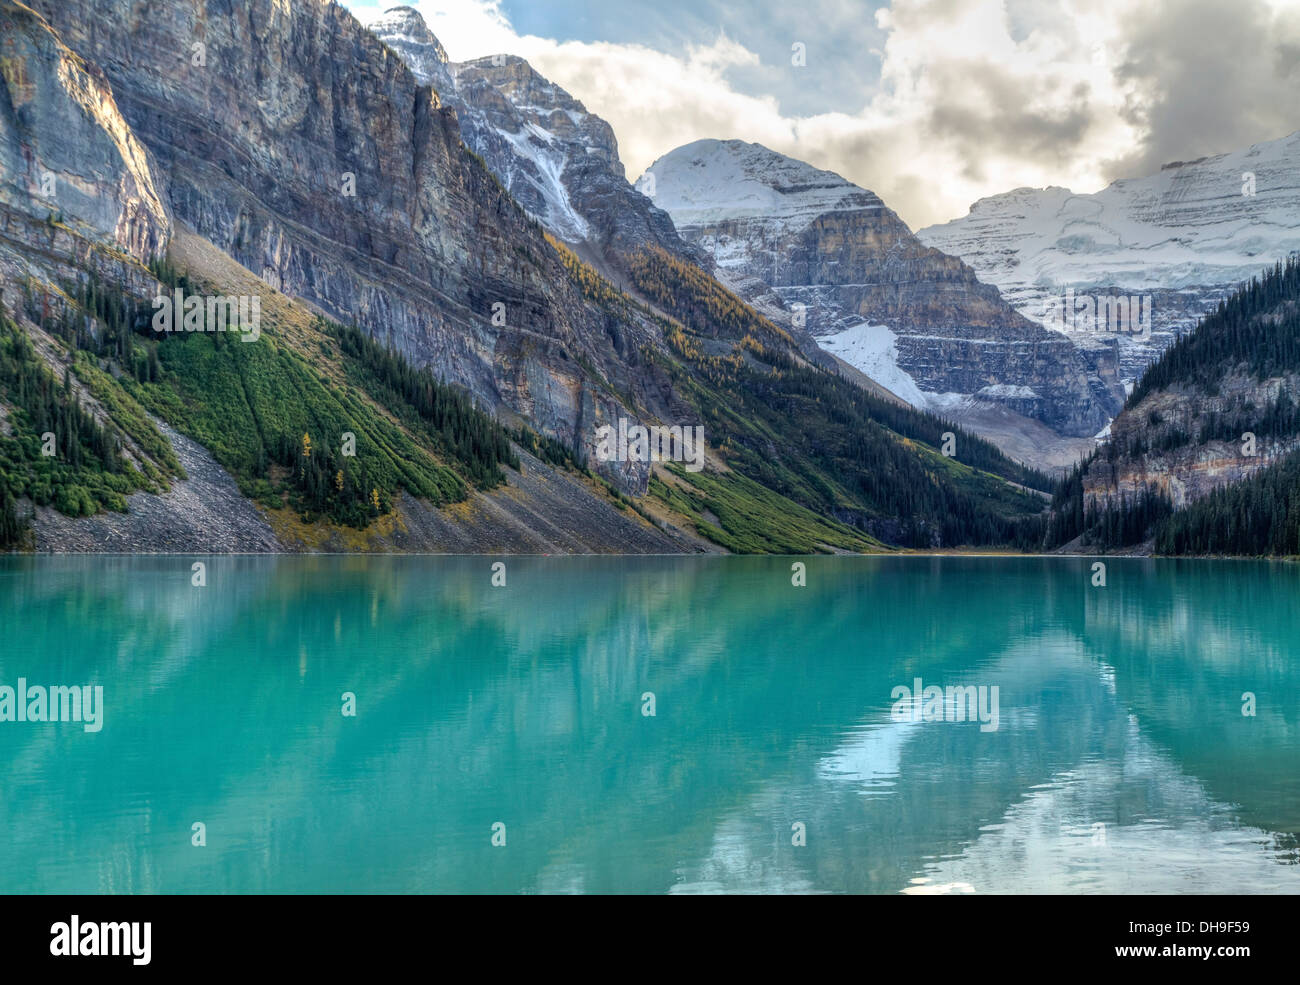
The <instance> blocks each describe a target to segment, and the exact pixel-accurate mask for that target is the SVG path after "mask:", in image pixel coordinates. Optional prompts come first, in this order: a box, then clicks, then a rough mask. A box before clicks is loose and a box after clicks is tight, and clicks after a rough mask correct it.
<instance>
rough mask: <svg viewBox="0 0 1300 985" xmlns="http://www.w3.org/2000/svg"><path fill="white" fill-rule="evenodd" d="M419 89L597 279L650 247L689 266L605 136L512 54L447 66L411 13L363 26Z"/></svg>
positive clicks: (393, 13)
mask: <svg viewBox="0 0 1300 985" xmlns="http://www.w3.org/2000/svg"><path fill="white" fill-rule="evenodd" d="M370 30H371V31H372V32H373V33H374V34H375V36H376V37H378V38H380V39H381V40H382V41H383V42H384V43H385V44H387V45H388V46H389V47H390V48H392V49H393V50H394V51H396V52H397V53H398V54H400V55H401V57H402V59H403V60H404V61H405V62H406V63H407V65H408V66H410V68H411V71H412V73H413V74H414V75H415V77H416V79H418V80H419V81H420V82H421V84H424V85H430V86H432V87H433V88H434V89H435V90H436V91H437V92H438V95H439V98H440V99H441V101H442V102H443V104H444V105H446V106H449V107H451V108H453V109H454V110H455V111H456V114H457V117H458V119H459V122H460V132H461V136H462V138H463V139H464V141H465V143H466V145H467V146H469V148H470V149H471V150H473V151H474V153H476V154H478V155H479V156H480V157H481V158H482V159H483V160H484V162H485V163H486V164H487V166H488V168H489V169H490V170H491V171H492V173H493V174H495V175H496V176H497V177H498V178H499V179H500V180H501V182H502V184H504V185H505V187H506V189H507V190H509V192H510V194H511V195H512V196H513V197H514V198H515V200H516V201H518V202H519V204H521V205H522V206H523V207H524V208H525V209H526V210H527V211H528V213H529V214H530V215H532V216H533V217H535V218H536V219H537V220H538V221H539V222H541V223H542V225H544V226H545V227H546V228H547V230H548V231H549V232H551V233H552V234H553V235H554V236H556V237H558V238H559V239H561V240H562V241H564V242H565V243H567V244H569V245H570V246H572V247H574V248H575V249H576V250H577V251H578V252H579V255H581V256H582V257H583V258H584V259H587V260H590V261H593V262H595V263H596V264H597V265H598V266H600V267H601V268H602V270H604V271H606V272H617V271H619V270H621V263H620V262H619V259H618V258H619V257H620V256H621V255H623V254H626V253H628V252H631V251H633V250H636V249H639V248H641V247H644V246H648V245H653V246H658V247H661V248H663V249H667V250H669V251H670V252H673V253H675V254H677V255H679V256H686V257H689V258H690V259H692V260H694V261H696V262H699V260H700V257H699V256H697V255H696V254H695V253H694V252H693V251H691V250H690V249H689V248H688V247H687V246H686V245H685V244H684V243H683V242H682V241H681V239H680V237H679V236H678V235H677V231H676V230H675V229H674V228H673V223H672V220H671V219H670V218H669V217H668V216H667V214H666V213H664V212H663V211H662V210H661V209H658V208H656V207H655V206H654V204H653V203H652V202H651V201H650V199H648V198H646V196H644V195H642V194H641V193H640V192H638V191H637V190H636V189H634V188H633V187H632V186H631V185H630V184H629V183H628V181H627V177H626V174H625V171H624V168H623V164H622V162H621V161H620V160H619V156H618V141H617V140H616V139H615V137H614V131H613V129H612V128H611V127H610V126H609V124H608V123H606V122H605V121H604V120H602V119H601V118H600V117H599V116H596V115H595V114H593V113H589V112H588V111H587V109H586V107H584V106H583V105H582V103H580V102H579V101H578V100H577V99H574V98H573V96H571V95H570V94H569V93H567V92H565V90H564V89H562V88H561V87H559V86H558V85H556V84H555V83H553V82H550V81H549V80H547V79H546V78H544V77H543V76H541V75H540V74H538V73H537V72H536V71H535V70H534V69H533V68H532V66H531V65H529V64H528V62H527V61H525V60H524V59H522V58H518V57H516V56H514V55H495V56H490V57H486V58H479V59H476V60H474V61H469V62H463V63H456V62H451V61H449V59H448V58H447V52H446V50H445V49H444V48H443V47H442V45H441V43H439V41H438V39H437V38H436V37H434V35H433V33H432V32H431V31H430V30H429V28H428V25H427V24H425V22H424V19H423V18H422V17H421V16H420V14H419V12H418V11H417V10H415V9H414V8H412V7H393V8H390V9H389V10H386V11H385V12H384V13H383V14H382V15H380V16H379V17H378V18H377V19H376V20H374V21H373V22H371V24H370Z"/></svg>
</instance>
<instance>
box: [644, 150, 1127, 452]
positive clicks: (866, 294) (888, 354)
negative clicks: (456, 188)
mask: <svg viewBox="0 0 1300 985" xmlns="http://www.w3.org/2000/svg"><path fill="white" fill-rule="evenodd" d="M638 184H639V185H640V186H642V187H645V188H647V189H653V197H654V200H655V204H656V205H659V206H660V207H662V208H663V209H665V210H666V211H667V212H668V213H669V215H671V216H672V218H673V222H674V223H675V224H676V226H677V229H678V231H679V232H680V233H681V234H682V236H683V237H684V238H685V239H686V240H688V241H689V242H691V243H693V244H695V245H696V246H698V247H699V248H700V250H701V251H702V252H704V253H706V254H708V255H709V256H710V257H711V258H712V259H713V261H714V262H715V263H716V264H717V267H718V270H719V272H720V276H722V277H723V278H724V279H725V281H726V282H727V283H728V284H729V285H730V286H732V287H733V288H734V289H735V290H737V291H738V293H740V294H741V295H742V296H743V297H745V298H746V299H749V300H752V301H754V302H755V303H760V302H761V301H762V300H763V299H764V298H765V296H767V295H774V296H775V299H776V301H777V303H779V304H780V305H781V306H783V307H784V308H785V309H787V312H788V313H789V314H788V316H787V317H788V318H789V320H791V321H793V322H795V323H799V322H801V321H806V324H807V327H808V329H809V330H810V331H811V333H812V334H813V335H814V336H815V337H816V338H817V340H818V342H819V343H820V344H821V346H822V347H823V348H824V349H826V350H827V351H829V352H831V353H833V354H835V355H836V356H838V357H840V358H842V359H843V360H845V361H846V362H848V363H849V364H851V365H852V366H854V367H856V368H857V369H859V370H861V371H862V372H863V373H865V374H867V376H869V377H871V378H872V379H874V380H875V381H877V382H878V383H880V384H881V385H883V386H885V387H886V388H888V389H889V390H891V391H892V392H893V393H894V394H896V395H897V396H899V397H901V398H903V399H904V400H906V401H908V402H909V403H911V404H913V405H914V406H918V407H926V408H930V409H934V410H936V411H940V412H943V413H946V414H948V415H950V416H951V417H953V418H954V419H956V420H959V421H963V422H967V421H968V420H972V421H973V420H976V419H977V416H976V411H977V408H980V407H988V406H989V405H995V406H1000V407H1002V408H1005V409H1007V410H1010V411H1012V412H1014V413H1015V414H1017V415H1022V416H1023V417H1026V418H1033V419H1037V420H1039V421H1042V422H1044V423H1046V424H1047V425H1048V426H1049V427H1050V428H1052V429H1054V430H1055V431H1057V432H1058V433H1060V434H1063V435H1075V436H1091V435H1093V434H1095V433H1096V432H1097V431H1099V430H1100V429H1101V428H1102V427H1104V426H1105V424H1106V422H1107V421H1108V420H1109V419H1110V417H1111V416H1112V415H1113V414H1114V413H1115V412H1116V411H1117V410H1118V409H1119V406H1120V403H1121V402H1122V393H1121V391H1120V389H1119V385H1118V365H1117V361H1116V352H1115V349H1114V346H1113V345H1111V344H1106V343H1099V344H1098V345H1096V346H1093V347H1090V348H1088V349H1082V348H1079V347H1076V346H1073V345H1071V344H1070V343H1069V342H1068V340H1066V339H1064V338H1063V337H1061V336H1060V335H1059V334H1057V333H1053V332H1049V331H1046V330H1045V329H1043V328H1042V327H1041V326H1039V325H1036V324H1035V323H1033V322H1031V321H1029V320H1028V319H1026V318H1024V317H1023V316H1021V315H1020V314H1019V313H1017V312H1016V311H1015V310H1014V309H1013V308H1012V307H1011V306H1010V305H1008V304H1007V303H1006V302H1005V301H1003V300H1002V298H1001V297H1000V296H999V294H998V291H997V289H996V288H995V287H992V286H990V285H987V284H983V283H981V282H980V281H979V280H978V278H977V277H976V274H975V272H974V271H973V270H972V269H971V268H970V267H968V266H967V265H966V264H965V263H963V262H962V261H961V260H959V259H957V258H956V257H953V256H949V255H946V254H945V253H942V252H940V251H939V250H937V249H933V248H931V247H928V246H926V245H925V244H924V243H922V242H921V241H920V240H919V239H918V238H917V237H916V236H914V235H913V234H912V232H911V231H910V230H909V229H908V228H907V225H906V224H905V223H903V221H902V220H901V219H899V218H898V216H897V215H896V214H895V213H894V212H893V211H892V210H890V209H889V208H888V207H887V206H886V205H885V204H884V203H883V202H882V201H881V200H880V199H879V198H878V197H877V196H876V195H875V194H873V193H872V192H870V191H867V190H865V189H863V188H859V187H858V186H856V185H854V184H852V183H851V182H849V181H847V180H845V179H844V178H842V177H840V176H839V175H837V174H834V173H832V172H829V171H821V170H818V169H816V168H814V167H812V166H811V165H809V164H805V163H804V162H802V161H797V160H794V159H792V158H789V157H786V156H784V155H782V154H778V153H776V152H775V151H771V150H769V149H767V148H766V147H763V146H761V145H758V144H750V143H745V142H742V141H738V140H726V141H720V140H702V141H697V142H695V143H692V144H687V145H685V146H683V147H679V148H677V149H676V150H674V151H672V152H670V153H669V154H666V155H664V156H663V157H661V158H660V159H659V160H657V161H655V163H654V164H652V165H651V166H650V168H649V169H648V170H647V172H646V175H645V176H644V177H643V178H642V179H641V181H639V182H638ZM972 426H976V425H974V424H972Z"/></svg>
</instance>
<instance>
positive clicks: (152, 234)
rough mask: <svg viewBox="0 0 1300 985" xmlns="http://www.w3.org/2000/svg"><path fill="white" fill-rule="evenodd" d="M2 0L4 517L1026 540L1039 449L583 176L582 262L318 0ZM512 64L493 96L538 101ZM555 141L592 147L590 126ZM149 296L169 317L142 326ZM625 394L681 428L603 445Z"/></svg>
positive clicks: (128, 546)
mask: <svg viewBox="0 0 1300 985" xmlns="http://www.w3.org/2000/svg"><path fill="white" fill-rule="evenodd" d="M0 13H2V14H3V16H4V17H5V21H4V26H5V38H4V41H3V45H4V59H3V61H2V62H0V69H2V72H0V78H2V79H3V83H4V89H5V95H6V97H7V102H4V103H3V113H0V118H2V119H3V121H4V123H3V126H4V130H3V131H2V132H0V138H3V143H4V145H5V150H4V153H5V154H6V155H7V156H6V160H7V162H8V164H9V167H7V168H6V170H5V172H4V173H3V174H0V196H2V199H3V203H4V207H5V208H6V210H7V211H8V213H9V215H10V217H11V220H10V222H9V223H8V224H7V225H6V226H5V227H4V229H3V230H2V231H0V272H2V273H3V276H4V280H3V283H2V284H0V292H2V293H0V299H2V300H3V309H4V310H3V313H2V314H3V317H0V540H3V542H4V545H5V546H7V547H8V546H14V545H18V546H26V547H29V548H30V547H35V548H37V549H41V550H136V551H139V550H145V551H187V552H188V551H196V550H213V551H232V550H257V551H264V550H339V551H351V550H423V551H439V550H444V551H445V550H453V551H459V552H495V551H511V552H544V553H554V552H557V551H577V552H587V551H628V552H642V551H651V552H677V551H699V550H729V551H775V552H780V553H809V552H827V551H839V550H847V551H865V550H881V549H886V548H887V547H888V546H889V545H908V546H933V545H941V546H952V545H960V544H968V543H969V544H976V543H979V544H1011V543H1017V544H1025V543H1032V542H1034V541H1035V540H1036V539H1040V537H1041V528H1042V523H1043V522H1044V516H1043V511H1044V506H1043V500H1042V496H1041V490H1043V489H1045V488H1046V487H1047V480H1046V479H1045V477H1044V476H1042V475H1039V474H1036V473H1034V472H1032V471H1031V470H1028V469H1025V468H1023V467H1022V466H1020V465H1018V464H1016V463H1015V462H1012V461H1010V460H1008V459H1007V458H1006V457H1005V456H1003V455H1001V454H1000V453H999V452H998V451H997V450H996V449H995V448H993V447H992V446H991V445H989V444H988V443H986V442H983V441H981V440H980V439H978V438H976V437H974V436H972V435H970V434H968V433H966V432H964V431H962V430H961V429H960V428H958V427H955V426H953V425H951V424H949V423H948V422H947V421H944V420H941V419H940V418H938V417H935V416H933V415H927V414H923V413H919V412H917V411H914V410H911V409H908V408H905V407H901V406H899V405H898V404H896V403H894V402H890V401H885V400H882V399H880V398H878V397H874V396H873V395H872V394H870V393H868V392H866V391H864V390H863V389H862V388H860V387H858V386H856V385H853V384H851V383H849V382H847V381H845V380H844V379H842V378H841V377H839V376H838V375H837V374H834V373H830V372H827V371H825V370H824V369H822V368H820V367H819V366H817V365H816V364H815V363H814V362H812V361H810V360H808V359H807V358H805V356H804V354H803V352H802V350H801V349H800V346H799V344H798V343H797V341H796V340H795V339H794V338H793V337H792V336H791V335H790V334H789V333H788V332H786V331H784V330H783V329H782V328H781V327H780V326H778V325H776V324H774V323H772V322H771V321H770V320H769V319H767V318H765V317H763V316H762V315H761V314H760V313H758V312H755V311H754V310H753V309H751V308H750V307H748V306H747V305H746V304H744V302H743V301H742V300H741V299H739V298H737V297H736V296H735V295H734V294H732V293H731V292H729V291H728V290H727V289H726V288H725V286H724V285H722V284H720V283H719V282H718V281H717V280H715V279H714V278H713V277H712V276H711V274H710V273H709V271H708V270H707V269H705V268H703V267H701V266H700V265H698V264H696V263H695V262H694V261H693V260H691V259H690V251H689V250H687V251H685V255H683V252H682V251H681V250H677V249H670V248H668V246H665V245H663V243H661V242H659V241H657V240H656V239H655V238H654V237H653V236H649V234H647V238H645V239H638V238H637V237H636V235H633V234H627V237H628V238H626V239H620V238H619V237H620V236H623V235H624V233H623V232H620V230H621V229H632V230H635V229H636V228H637V222H638V221H639V220H638V219H637V216H636V214H633V215H632V216H631V219H630V220H629V222H630V223H631V225H628V226H620V225H619V224H618V223H617V222H614V223H613V224H609V223H606V224H603V225H602V223H601V222H600V221H599V220H600V215H599V210H598V209H594V208H588V207H587V206H586V205H584V206H582V209H584V210H585V211H580V213H579V214H580V216H581V217H582V218H584V221H587V222H588V223H589V224H590V228H591V229H593V230H597V229H609V230H611V232H610V233H609V235H608V237H605V238H602V237H603V236H604V235H605V234H604V233H599V234H596V233H593V235H592V236H590V237H588V238H587V239H586V240H584V241H583V244H579V245H580V246H581V247H583V249H587V250H588V252H591V251H592V250H594V246H593V244H595V246H602V245H604V246H607V247H608V249H607V250H606V255H605V256H602V257H599V258H596V259H597V261H599V262H603V263H605V264H606V265H608V264H609V263H610V262H611V261H610V260H609V257H610V256H612V257H614V258H615V260H616V262H617V264H618V265H620V267H621V274H620V276H619V283H615V282H614V281H612V280H611V279H610V277H609V276H607V275H606V274H604V273H602V271H601V270H600V269H598V268H597V266H595V265H593V264H592V263H588V262H584V260H583V257H582V255H581V251H580V250H578V249H571V248H570V247H569V246H566V245H565V244H564V242H562V241H561V239H560V238H558V237H556V236H554V235H552V234H550V233H549V232H548V231H547V230H546V229H545V228H544V227H543V225H542V224H541V223H540V222H539V221H538V220H537V218H536V217H534V216H533V215H530V213H529V211H528V210H527V209H525V208H524V207H523V206H522V205H521V204H520V203H519V202H518V201H516V199H515V198H514V197H513V196H512V195H511V193H510V192H509V190H508V189H507V188H506V187H505V185H504V184H503V182H502V181H500V180H499V179H498V178H497V176H496V175H494V174H493V172H492V171H491V170H489V168H488V167H487V166H485V164H484V161H483V158H481V157H480V156H479V155H477V154H476V153H475V152H473V151H472V150H471V149H469V148H467V147H466V145H465V143H464V142H463V138H462V126H461V121H460V118H459V114H458V111H457V110H456V109H455V108H453V107H451V106H449V105H447V104H444V102H443V101H442V98H441V97H440V95H439V93H438V92H437V91H436V90H435V89H434V88H433V87H432V86H429V85H424V84H422V83H421V82H420V80H419V79H418V78H417V77H416V76H415V75H414V74H413V72H412V70H411V69H410V68H408V66H407V64H406V61H405V59H404V58H403V57H402V56H401V55H400V54H398V53H397V52H395V51H394V50H393V49H392V48H390V47H389V46H388V45H387V44H386V43H384V42H383V41H381V40H379V39H378V38H377V37H376V36H375V35H374V34H373V33H371V32H370V31H368V30H366V29H365V28H363V27H362V26H361V25H360V24H359V23H358V22H357V21H356V20H355V19H354V18H353V17H352V16H351V15H350V14H349V13H348V12H347V11H345V10H343V9H342V8H340V7H338V6H337V5H335V4H330V3H325V2H322V0H291V2H286V0H250V2H247V3H244V4H240V5H237V6H236V5H225V4H211V3H208V2H205V0H167V2H166V3H158V2H155V0H57V2H56V0H37V2H36V3H35V5H34V8H32V7H27V6H24V5H22V4H19V3H15V2H13V0H0ZM492 67H493V68H497V67H501V68H510V65H509V64H508V63H504V64H503V65H501V66H496V65H493V66H492ZM471 68H472V67H471ZM431 71H432V70H431ZM448 71H449V72H450V69H449V70H448ZM473 71H477V69H474V70H473ZM473 71H471V69H465V71H464V72H460V71H459V70H458V73H457V74H458V75H464V76H466V77H467V78H468V77H470V76H472V75H473ZM512 71H513V72H515V73H516V74H517V77H518V80H519V85H520V86H522V87H523V88H521V89H519V93H521V94H522V95H518V98H519V99H520V100H532V99H541V98H543V96H542V94H541V91H540V88H539V89H538V90H537V91H536V92H533V93H532V94H531V95H529V94H528V92H530V91H531V90H530V89H529V87H533V86H536V87H542V86H543V85H544V81H541V80H537V79H535V78H534V77H533V76H531V75H529V74H527V73H526V72H525V71H524V69H522V68H520V67H519V66H517V65H516V66H515V67H514V68H513V69H512ZM501 84H502V85H503V86H504V87H505V88H506V89H510V85H511V84H510V83H509V81H508V80H504V81H501ZM471 88H472V87H471ZM493 88H494V89H495V83H494V85H493ZM546 98H554V99H559V98H560V96H559V94H558V93H554V92H552V93H550V94H549V95H548V96H547V97H546ZM488 99H489V95H488V94H487V92H486V89H485V91H484V93H483V95H482V96H481V97H480V100H481V101H486V100H488ZM467 105H468V104H467ZM511 105H513V103H512V104H511ZM521 105H522V103H521ZM528 105H532V104H531V103H528ZM573 112H575V113H576V112H577V110H573ZM562 115H563V116H565V117H566V118H567V117H568V113H567V112H565V113H563V114H562ZM542 118H543V117H540V116H539V117H536V119H542ZM545 118H546V119H547V120H549V121H550V125H551V130H550V132H552V133H560V132H561V129H562V128H561V127H560V126H559V125H558V124H557V122H556V118H555V116H554V114H553V113H552V114H550V115H545ZM598 131H599V127H597V126H596V125H595V124H594V123H593V124H592V125H591V128H589V130H588V131H587V133H588V136H589V137H591V139H598V136H597V135H598ZM539 139H541V138H539ZM575 139H577V138H575ZM581 139H584V140H585V139H587V137H583V138H581ZM543 142H545V141H543ZM591 146H593V147H596V144H592V145H591ZM589 156H590V157H592V158H593V159H594V160H597V161H603V162H604V163H603V164H602V167H603V168H604V170H605V171H607V172H609V173H611V174H613V173H615V172H614V171H612V170H611V168H613V164H612V163H611V162H612V161H614V160H616V158H614V157H613V149H612V145H611V146H610V148H609V153H608V154H606V155H603V156H602V155H601V154H596V153H594V152H593V153H592V154H591V155H589ZM567 171H568V168H566V172H565V173H567ZM47 172H49V173H52V174H53V176H54V177H53V179H52V181H50V182H47V181H46V180H45V179H46V175H47ZM624 184H626V182H624ZM633 201H634V202H635V201H637V200H636V199H634V200H633ZM644 208H645V209H646V210H647V211H646V212H645V215H648V216H651V217H652V218H653V215H654V213H652V212H650V211H648V210H649V206H644ZM646 228H647V229H649V228H651V226H650V225H647V226H646ZM668 243H669V246H671V245H672V243H671V241H668ZM176 296H179V300H180V301H182V302H184V303H183V305H182V307H181V308H180V309H178V310H177V314H176V319H175V329H176V331H175V332H162V331H159V330H158V326H159V322H158V318H159V317H160V315H161V311H157V312H155V310H154V309H157V308H158V307H159V305H160V304H161V305H163V306H164V308H165V307H166V303H167V301H168V300H170V299H172V298H173V297H176ZM236 302H237V303H236ZM230 306H233V307H230ZM250 309H251V311H252V312H254V315H253V321H252V323H251V324H249V323H246V317H245V316H246V315H247V312H248V311H249V310H250ZM223 311H224V312H225V313H224V314H223ZM232 311H239V312H240V313H241V314H240V318H239V323H238V324H237V326H236V328H237V330H238V337H236V328H229V326H228V325H227V318H228V317H233V315H232V314H231V312H232ZM205 312H206V314H205ZM259 313H260V314H259ZM182 316H183V317H182ZM218 325H220V328H221V329H229V330H228V331H218ZM182 329H183V330H182ZM253 329H255V330H256V331H255V333H251V330H253ZM625 425H626V426H628V427H629V428H634V427H646V426H653V427H660V428H672V427H677V428H697V427H702V428H703V429H704V434H705V435H706V437H705V444H704V447H702V448H700V451H701V452H702V454H701V456H699V458H697V459H696V458H693V459H691V460H690V461H689V462H687V461H686V460H678V459H681V458H682V456H681V455H670V456H669V459H670V460H667V461H657V462H649V461H646V460H645V459H644V457H640V456H634V455H621V456H616V457H613V458H611V457H610V456H609V455H606V454H603V453H602V448H604V447H605V444H606V443H605V441H604V440H603V439H602V438H601V437H600V435H601V433H602V429H603V428H606V427H608V428H611V429H613V428H616V427H617V428H618V429H620V430H621V429H622V428H623V427H624V426H625ZM949 431H952V432H954V434H951V435H950V434H948V433H947V432H949ZM941 445H943V446H944V447H945V449H946V450H945V451H940V446H941ZM47 449H48V450H47ZM677 450H678V452H680V451H681V449H680V447H679V448H678V449H677ZM670 451H671V449H670ZM1031 489H1036V490H1039V491H1040V492H1039V493H1035V492H1032V491H1030V490H1031Z"/></svg>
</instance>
